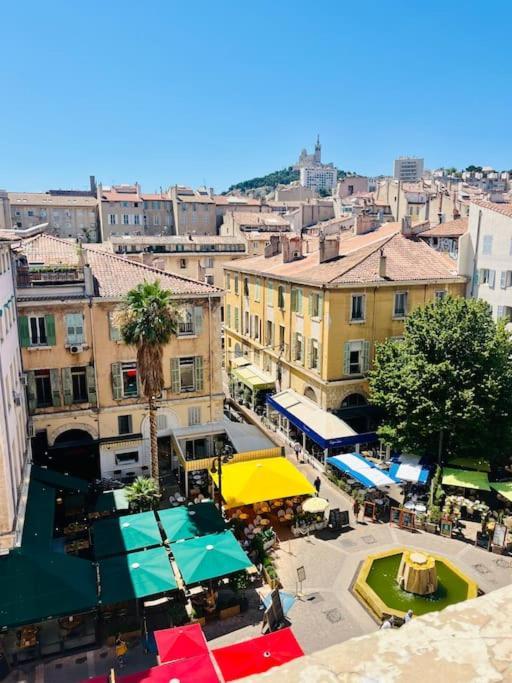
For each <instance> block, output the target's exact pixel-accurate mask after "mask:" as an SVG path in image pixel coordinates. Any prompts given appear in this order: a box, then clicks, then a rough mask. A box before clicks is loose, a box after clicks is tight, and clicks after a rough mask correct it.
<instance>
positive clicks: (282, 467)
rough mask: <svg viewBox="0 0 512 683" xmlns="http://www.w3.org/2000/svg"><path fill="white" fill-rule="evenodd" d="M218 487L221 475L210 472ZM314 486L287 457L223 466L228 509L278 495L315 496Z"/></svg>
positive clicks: (285, 496) (224, 489) (223, 487)
mask: <svg viewBox="0 0 512 683" xmlns="http://www.w3.org/2000/svg"><path fill="white" fill-rule="evenodd" d="M210 476H211V477H212V479H213V481H214V482H215V484H216V485H217V486H218V484H219V477H218V474H211V473H210ZM313 493H315V488H314V486H313V485H312V484H310V483H309V481H308V480H307V479H306V477H305V476H304V475H303V474H302V473H301V472H299V470H298V469H297V468H296V467H294V466H293V465H292V463H291V462H290V461H289V460H287V459H286V458H282V457H279V458H262V459H259V460H248V461H247V462H236V463H233V464H230V465H223V466H222V497H223V499H224V501H225V507H226V508H228V509H229V508H234V507H241V506H243V505H251V504H252V503H260V502H262V501H264V500H275V499H276V498H290V497H293V496H303V495H312V494H313Z"/></svg>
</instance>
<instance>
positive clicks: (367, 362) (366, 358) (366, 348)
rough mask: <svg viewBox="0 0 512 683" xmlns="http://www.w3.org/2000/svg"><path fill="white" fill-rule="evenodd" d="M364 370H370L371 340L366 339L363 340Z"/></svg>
mask: <svg viewBox="0 0 512 683" xmlns="http://www.w3.org/2000/svg"><path fill="white" fill-rule="evenodd" d="M362 356H363V359H362V363H361V365H362V371H363V372H368V370H369V369H370V342H369V341H364V342H363V351H362Z"/></svg>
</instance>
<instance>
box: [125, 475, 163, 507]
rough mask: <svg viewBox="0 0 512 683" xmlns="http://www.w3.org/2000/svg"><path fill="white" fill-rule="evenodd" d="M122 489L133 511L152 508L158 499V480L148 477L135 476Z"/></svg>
mask: <svg viewBox="0 0 512 683" xmlns="http://www.w3.org/2000/svg"><path fill="white" fill-rule="evenodd" d="M124 491H125V494H126V500H127V501H128V502H129V503H130V507H131V508H132V509H133V510H134V511H135V512H145V511H146V510H154V509H155V508H156V507H157V505H158V502H159V500H160V493H159V488H158V482H157V481H156V480H155V479H151V478H149V477H137V479H136V480H135V481H134V482H133V483H132V484H129V485H128V486H126V487H125V489H124Z"/></svg>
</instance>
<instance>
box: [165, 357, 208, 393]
mask: <svg viewBox="0 0 512 683" xmlns="http://www.w3.org/2000/svg"><path fill="white" fill-rule="evenodd" d="M171 390H172V391H173V393H184V392H188V391H202V390H203V358H202V356H195V357H189V358H172V359H171Z"/></svg>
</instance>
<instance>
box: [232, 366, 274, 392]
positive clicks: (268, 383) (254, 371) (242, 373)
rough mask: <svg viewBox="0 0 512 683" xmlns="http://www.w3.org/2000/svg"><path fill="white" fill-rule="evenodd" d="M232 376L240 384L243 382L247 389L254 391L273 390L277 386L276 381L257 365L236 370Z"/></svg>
mask: <svg viewBox="0 0 512 683" xmlns="http://www.w3.org/2000/svg"><path fill="white" fill-rule="evenodd" d="M231 375H232V376H233V378H234V379H236V380H237V381H238V382H242V384H245V386H246V387H249V389H252V390H253V391H258V390H261V389H273V388H274V386H275V383H276V381H275V379H274V378H273V377H272V376H271V375H269V374H268V373H267V372H264V371H263V370H260V368H258V367H256V366H255V365H245V366H243V367H241V368H234V369H233V370H232V371H231Z"/></svg>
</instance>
